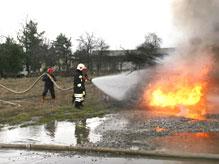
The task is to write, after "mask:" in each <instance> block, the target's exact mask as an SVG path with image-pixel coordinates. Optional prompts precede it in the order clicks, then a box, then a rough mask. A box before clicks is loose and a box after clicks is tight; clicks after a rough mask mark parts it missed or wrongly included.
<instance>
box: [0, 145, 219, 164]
mask: <svg viewBox="0 0 219 164" xmlns="http://www.w3.org/2000/svg"><path fill="white" fill-rule="evenodd" d="M3 148H7V149H9V148H10V149H27V150H41V151H78V152H91V153H110V154H112V155H123V156H124V155H127V156H137V157H139V156H141V157H154V158H174V159H187V160H219V154H208V153H184V152H183V153H182V152H181V153H180V152H179V153H177V152H170V151H165V152H159V151H146V150H130V149H121V148H119V149H117V148H108V147H80V146H62V145H45V144H44V145H39V144H3V143H0V149H3Z"/></svg>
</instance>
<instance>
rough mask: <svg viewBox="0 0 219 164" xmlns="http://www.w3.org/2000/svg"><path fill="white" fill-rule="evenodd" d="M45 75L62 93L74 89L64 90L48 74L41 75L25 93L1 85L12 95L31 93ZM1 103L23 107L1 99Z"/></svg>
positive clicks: (0, 85) (1, 85)
mask: <svg viewBox="0 0 219 164" xmlns="http://www.w3.org/2000/svg"><path fill="white" fill-rule="evenodd" d="M45 74H46V75H47V76H48V77H49V78H50V80H51V81H52V82H53V84H54V85H55V87H56V88H57V89H59V90H61V91H67V90H71V89H73V87H69V88H62V87H60V86H59V85H58V84H57V83H56V82H55V81H54V80H53V78H52V77H51V76H50V75H49V74H47V73H43V74H42V75H40V76H39V77H38V78H37V79H36V80H35V81H34V82H33V84H32V85H31V86H29V87H28V88H27V89H25V90H23V91H16V90H13V89H10V88H8V87H6V86H5V85H3V84H0V87H2V88H4V89H6V90H8V91H9V92H12V93H14V94H24V93H26V92H28V91H30V90H31V89H32V88H33V87H34V86H35V85H36V84H37V83H38V82H39V80H40V79H41V78H42V77H43V76H44V75H45ZM0 102H3V103H6V104H10V105H14V106H21V105H20V104H16V103H13V102H10V101H5V100H1V99H0Z"/></svg>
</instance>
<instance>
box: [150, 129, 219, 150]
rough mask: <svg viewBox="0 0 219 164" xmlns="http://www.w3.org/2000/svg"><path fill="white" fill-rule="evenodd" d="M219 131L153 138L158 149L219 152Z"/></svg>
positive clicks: (152, 140)
mask: <svg viewBox="0 0 219 164" xmlns="http://www.w3.org/2000/svg"><path fill="white" fill-rule="evenodd" d="M218 140H219V132H198V133H177V134H175V135H171V136H162V137H156V138H154V139H151V142H152V143H154V144H155V145H156V146H157V148H158V150H159V148H162V149H164V150H170V151H180V152H181V151H182V152H194V153H216V154H218V153H219V142H218Z"/></svg>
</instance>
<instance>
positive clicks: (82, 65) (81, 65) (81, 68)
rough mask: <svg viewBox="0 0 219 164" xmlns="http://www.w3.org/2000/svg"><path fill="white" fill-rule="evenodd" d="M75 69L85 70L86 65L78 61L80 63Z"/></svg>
mask: <svg viewBox="0 0 219 164" xmlns="http://www.w3.org/2000/svg"><path fill="white" fill-rule="evenodd" d="M77 69H78V70H80V71H83V70H86V69H87V67H86V66H85V65H84V64H82V63H80V64H78V66H77Z"/></svg>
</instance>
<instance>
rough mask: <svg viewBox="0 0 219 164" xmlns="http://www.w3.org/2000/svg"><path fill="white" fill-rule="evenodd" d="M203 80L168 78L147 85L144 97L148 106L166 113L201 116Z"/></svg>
mask: <svg viewBox="0 0 219 164" xmlns="http://www.w3.org/2000/svg"><path fill="white" fill-rule="evenodd" d="M205 86H206V84H205V82H191V81H188V80H187V79H182V78H178V79H174V77H173V78H172V79H169V80H168V81H163V80H160V81H157V82H154V83H153V84H151V85H149V86H148V88H147V89H146V91H145V93H144V99H145V100H147V103H148V105H149V106H151V107H153V108H156V109H162V111H163V112H165V113H166V114H174V115H178V116H184V117H188V118H196V119H200V118H203V115H204V114H205V112H206V106H205V100H204V99H205Z"/></svg>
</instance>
